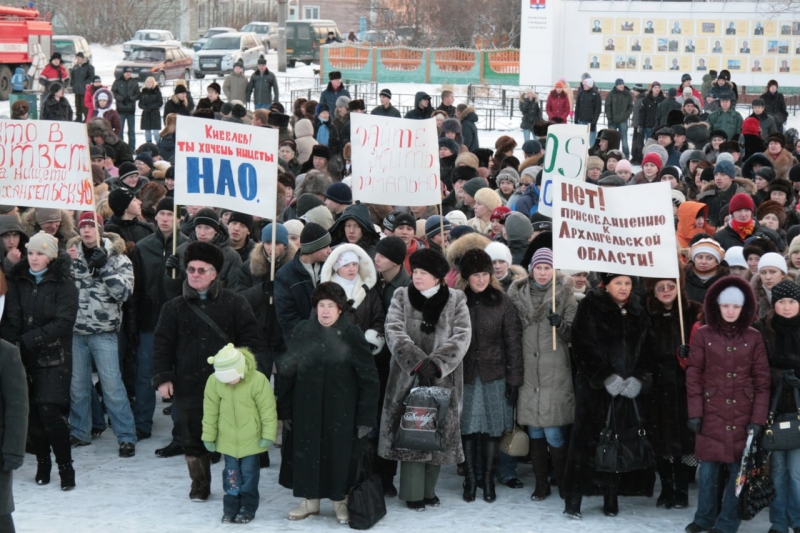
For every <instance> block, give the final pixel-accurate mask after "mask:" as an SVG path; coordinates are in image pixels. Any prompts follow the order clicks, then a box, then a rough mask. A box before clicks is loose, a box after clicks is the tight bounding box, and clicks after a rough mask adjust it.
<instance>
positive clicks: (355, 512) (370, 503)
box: [347, 450, 386, 529]
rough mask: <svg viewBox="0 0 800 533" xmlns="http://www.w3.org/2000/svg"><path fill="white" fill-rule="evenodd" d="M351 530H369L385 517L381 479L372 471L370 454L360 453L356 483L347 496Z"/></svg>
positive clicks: (366, 452)
mask: <svg viewBox="0 0 800 533" xmlns="http://www.w3.org/2000/svg"><path fill="white" fill-rule="evenodd" d="M347 512H348V513H349V514H350V522H349V524H350V528H351V529H370V528H371V527H372V526H374V525H375V524H377V523H378V522H379V521H380V519H381V518H383V517H384V516H386V500H385V498H384V495H383V483H382V482H381V477H380V476H379V475H377V474H375V473H373V471H372V461H371V460H370V452H369V451H367V450H365V451H363V452H362V453H361V457H360V459H359V462H358V473H357V474H356V482H355V485H353V488H351V489H350V493H349V494H348V496H347Z"/></svg>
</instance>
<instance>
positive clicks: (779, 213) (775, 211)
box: [758, 200, 786, 227]
mask: <svg viewBox="0 0 800 533" xmlns="http://www.w3.org/2000/svg"><path fill="white" fill-rule="evenodd" d="M768 214H772V215H775V216H776V217H778V222H779V223H780V227H783V225H784V224H785V223H786V211H785V210H784V208H783V206H782V205H781V204H779V203H778V202H776V201H775V200H766V201H764V202H762V203H760V204H759V205H758V220H763V219H764V217H765V216H766V215H768Z"/></svg>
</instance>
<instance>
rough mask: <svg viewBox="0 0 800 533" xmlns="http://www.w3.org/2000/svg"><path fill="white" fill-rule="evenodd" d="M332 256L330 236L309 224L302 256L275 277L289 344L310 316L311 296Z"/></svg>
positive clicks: (277, 307)
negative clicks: (324, 264)
mask: <svg viewBox="0 0 800 533" xmlns="http://www.w3.org/2000/svg"><path fill="white" fill-rule="evenodd" d="M330 254H331V235H330V233H328V232H327V231H325V228H323V227H322V226H320V225H319V224H315V223H313V222H309V223H308V224H306V226H305V227H304V228H303V232H302V233H301V234H300V253H299V254H297V255H295V257H294V259H292V260H291V261H290V262H289V263H288V264H287V265H286V266H285V267H284V268H281V269H280V270H279V271H278V272H277V273H276V274H275V310H276V311H277V313H278V324H280V326H281V331H282V332H283V338H284V339H285V340H286V343H287V344H288V343H289V341H290V340H291V339H292V333H293V332H294V328H295V326H297V324H299V323H300V322H302V321H303V320H307V319H308V318H309V317H310V316H311V309H312V307H311V293H313V292H314V287H316V286H317V284H318V283H319V275H320V271H321V270H322V264H323V263H325V260H326V259H327V258H328V256H329V255H330Z"/></svg>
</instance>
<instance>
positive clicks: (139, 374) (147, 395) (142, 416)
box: [133, 332, 156, 433]
mask: <svg viewBox="0 0 800 533" xmlns="http://www.w3.org/2000/svg"><path fill="white" fill-rule="evenodd" d="M136 367H137V370H136V403H135V404H134V406H133V420H134V421H135V422H136V429H140V430H142V431H144V432H146V433H150V432H151V431H152V430H153V413H154V412H155V410H156V392H155V391H154V390H153V387H152V386H151V385H150V380H151V379H152V378H153V334H152V333H144V332H142V333H139V347H138V348H137V350H136Z"/></svg>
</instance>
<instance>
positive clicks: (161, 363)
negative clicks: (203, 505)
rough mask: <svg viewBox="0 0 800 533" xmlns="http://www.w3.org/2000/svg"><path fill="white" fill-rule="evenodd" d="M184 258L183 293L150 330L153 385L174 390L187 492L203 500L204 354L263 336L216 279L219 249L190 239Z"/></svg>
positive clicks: (253, 344)
mask: <svg viewBox="0 0 800 533" xmlns="http://www.w3.org/2000/svg"><path fill="white" fill-rule="evenodd" d="M183 260H184V263H185V264H186V265H187V267H186V270H187V272H188V277H187V279H186V281H185V282H184V284H183V295H182V296H179V297H177V298H174V299H173V300H170V301H169V302H167V303H166V304H165V305H164V307H163V309H162V310H161V316H160V317H159V319H158V325H157V326H156V330H155V333H154V335H153V346H154V350H153V379H152V386H153V388H155V389H157V390H158V392H159V393H160V394H161V396H162V397H163V398H170V397H172V396H173V395H174V396H175V405H174V407H173V409H174V410H176V411H177V418H178V427H179V431H180V441H181V444H182V445H183V448H184V452H185V453H186V464H187V466H188V468H189V476H190V477H191V478H192V489H191V492H190V493H189V497H190V498H191V499H192V500H194V501H205V500H206V499H208V496H209V494H210V492H211V486H210V484H211V461H210V455H209V453H208V451H207V450H206V448H205V446H204V445H203V441H202V440H201V438H200V436H201V434H202V429H203V427H202V421H203V395H204V392H205V386H206V381H208V378H209V376H211V374H212V373H213V372H214V367H213V365H210V364H208V358H209V357H211V356H213V355H215V354H216V353H217V352H219V350H220V349H222V348H223V347H224V346H225V345H227V344H229V343H230V344H233V345H234V346H240V347H244V348H248V349H250V350H251V351H252V352H254V353H257V352H258V351H259V350H261V349H262V343H263V341H262V339H261V337H260V335H259V334H258V331H259V327H258V322H257V321H256V317H255V316H254V315H253V310H252V309H251V308H250V304H248V303H247V300H245V299H244V297H243V296H241V295H239V294H236V293H234V292H231V291H228V290H226V289H223V288H222V286H221V285H220V283H219V281H218V280H217V272H219V270H220V269H222V265H223V262H224V257H223V255H222V251H221V250H220V249H219V248H218V247H216V246H214V245H213V244H210V243H205V242H192V243H191V244H189V246H187V247H186V253H185V254H184V257H183Z"/></svg>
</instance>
